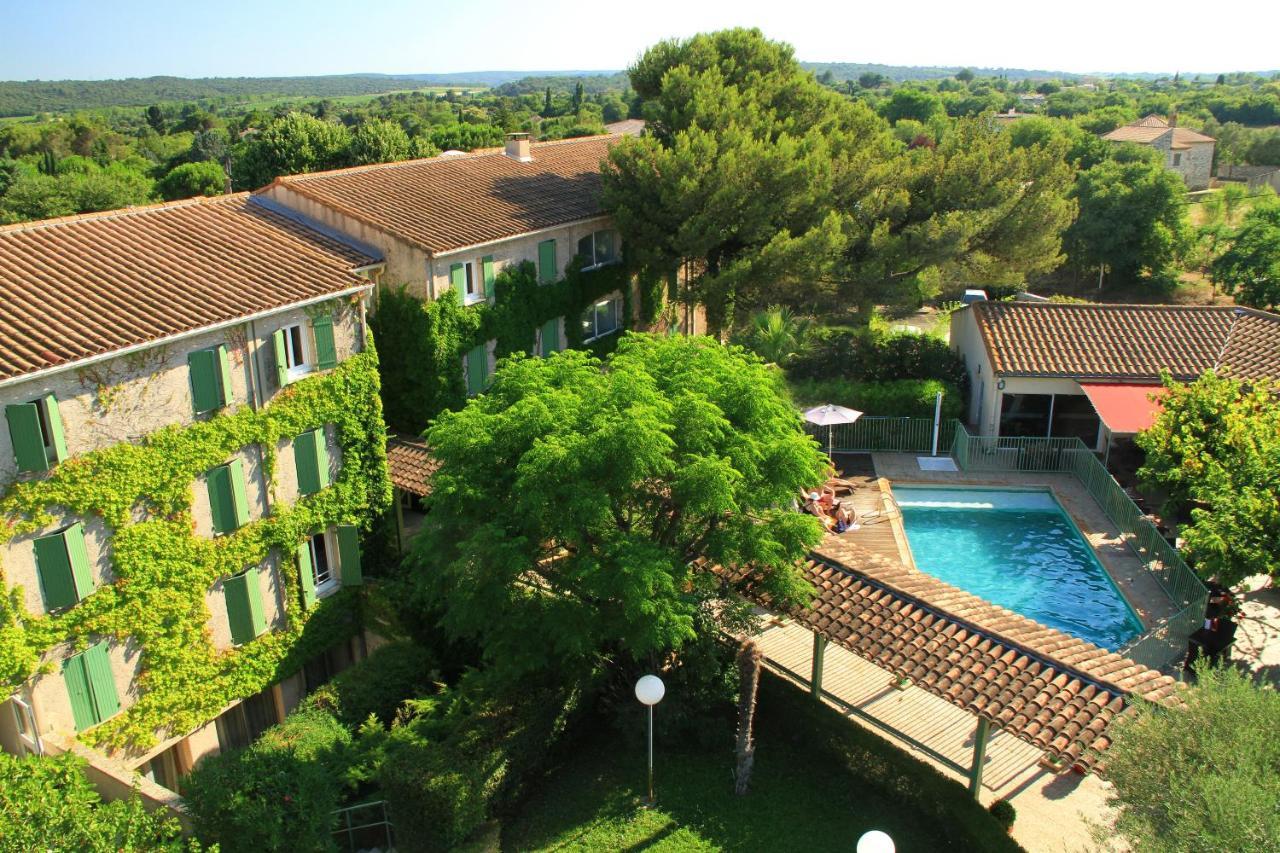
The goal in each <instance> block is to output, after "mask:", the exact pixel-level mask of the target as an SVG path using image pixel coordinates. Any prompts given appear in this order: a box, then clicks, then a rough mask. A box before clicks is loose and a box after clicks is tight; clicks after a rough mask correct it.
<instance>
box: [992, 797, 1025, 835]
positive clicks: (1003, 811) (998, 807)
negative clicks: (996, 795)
mask: <svg viewBox="0 0 1280 853" xmlns="http://www.w3.org/2000/svg"><path fill="white" fill-rule="evenodd" d="M987 811H989V812H991V816H992V817H993V818H995V819H996V823H998V824H1000V825H1001V826H1003V827H1004V828H1005V829H1006V830H1009V829H1012V828H1013V822H1014V821H1015V820H1017V819H1018V810H1017V809H1015V808H1014V807H1013V803H1011V802H1009V801H1008V800H996V801H995V802H994V803H992V804H991V805H990V806H988V807H987Z"/></svg>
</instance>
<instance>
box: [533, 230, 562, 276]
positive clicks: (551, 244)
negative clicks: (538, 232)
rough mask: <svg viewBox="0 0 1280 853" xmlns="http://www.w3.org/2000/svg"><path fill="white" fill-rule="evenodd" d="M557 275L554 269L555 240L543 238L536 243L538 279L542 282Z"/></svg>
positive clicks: (557, 272)
mask: <svg viewBox="0 0 1280 853" xmlns="http://www.w3.org/2000/svg"><path fill="white" fill-rule="evenodd" d="M558 277H559V271H558V270H557V269H556V241H555V240H543V241H542V242H541V243H539V244H538V281H539V282H540V283H542V284H546V283H547V282H552V281H555V280H556V278H558Z"/></svg>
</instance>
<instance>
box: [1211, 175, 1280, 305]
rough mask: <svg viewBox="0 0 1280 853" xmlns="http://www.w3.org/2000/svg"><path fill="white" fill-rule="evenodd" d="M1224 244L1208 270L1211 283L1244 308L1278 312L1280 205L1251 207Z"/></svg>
mask: <svg viewBox="0 0 1280 853" xmlns="http://www.w3.org/2000/svg"><path fill="white" fill-rule="evenodd" d="M1227 240H1228V241H1229V243H1230V246H1229V247H1228V248H1227V250H1226V251H1225V252H1223V253H1222V254H1221V255H1219V256H1218V257H1217V258H1216V259H1214V261H1213V264H1212V266H1211V272H1212V275H1213V280H1214V281H1215V282H1217V283H1218V284H1220V285H1222V287H1223V289H1225V290H1226V291H1227V292H1228V293H1230V294H1231V295H1232V296H1234V297H1235V298H1236V301H1238V302H1240V303H1242V304H1244V305H1250V306H1252V307H1254V308H1264V309H1266V310H1268V311H1275V310H1276V309H1277V308H1280V202H1277V201H1274V200H1271V201H1268V202H1267V203H1264V204H1259V205H1257V206H1255V207H1254V208H1253V209H1252V210H1250V211H1249V212H1248V213H1246V214H1245V215H1244V220H1243V221H1242V222H1241V223H1240V227H1239V228H1238V229H1236V230H1235V231H1234V232H1232V233H1231V234H1230V236H1228V237H1227Z"/></svg>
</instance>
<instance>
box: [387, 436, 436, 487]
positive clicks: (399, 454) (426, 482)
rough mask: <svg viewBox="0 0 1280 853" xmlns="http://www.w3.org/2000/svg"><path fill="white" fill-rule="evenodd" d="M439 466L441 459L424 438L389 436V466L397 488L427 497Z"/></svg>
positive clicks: (392, 479)
mask: <svg viewBox="0 0 1280 853" xmlns="http://www.w3.org/2000/svg"><path fill="white" fill-rule="evenodd" d="M439 467H440V463H439V461H437V460H436V458H435V457H433V456H432V455H431V450H430V448H428V447H427V443H426V442H425V441H423V440H422V439H420V438H405V437H403V436H398V435H392V436H388V437H387V468H388V469H389V471H390V473H391V482H392V484H393V485H394V486H395V487H396V488H397V489H400V490H401V491H405V492H408V493H409V494H411V495H417V496H418V497H421V498H425V497H426V496H427V495H429V494H431V475H432V474H434V473H435V472H436V470H437V469H439Z"/></svg>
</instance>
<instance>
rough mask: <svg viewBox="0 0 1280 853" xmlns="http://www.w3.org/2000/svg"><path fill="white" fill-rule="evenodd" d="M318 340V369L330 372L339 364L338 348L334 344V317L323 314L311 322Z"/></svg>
mask: <svg viewBox="0 0 1280 853" xmlns="http://www.w3.org/2000/svg"><path fill="white" fill-rule="evenodd" d="M311 328H312V330H313V331H314V332H315V338H316V367H318V368H320V369H321V370H328V369H329V368H330V367H335V366H337V364H338V348H337V347H336V346H335V345H334V343H333V315H332V314H321V315H320V316H319V317H316V318H315V319H314V320H312V321H311Z"/></svg>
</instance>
